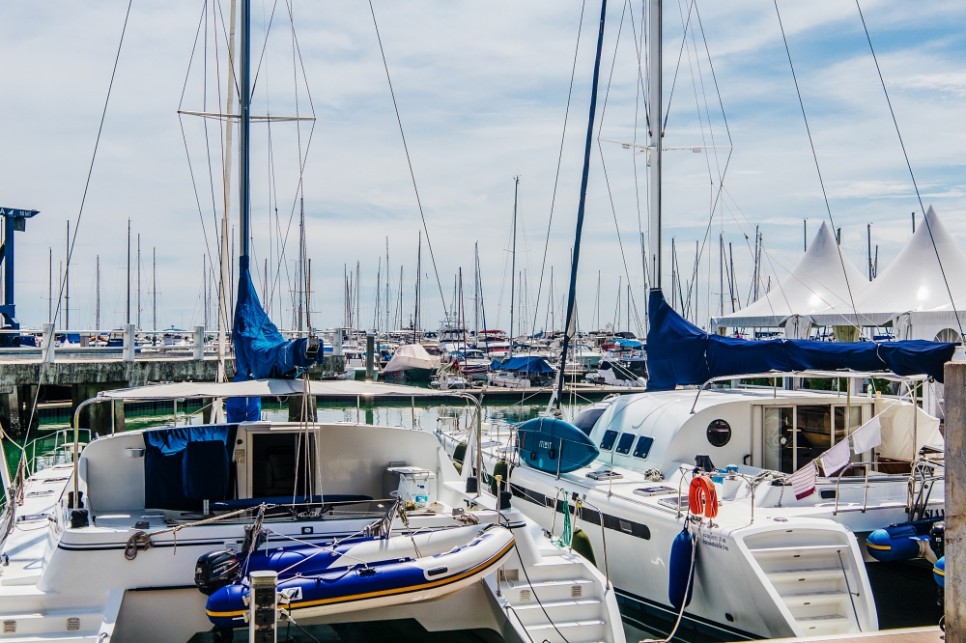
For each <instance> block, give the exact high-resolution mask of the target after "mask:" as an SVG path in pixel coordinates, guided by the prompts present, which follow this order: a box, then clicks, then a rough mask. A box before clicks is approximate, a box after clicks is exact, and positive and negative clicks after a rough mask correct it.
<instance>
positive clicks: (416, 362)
mask: <svg viewBox="0 0 966 643" xmlns="http://www.w3.org/2000/svg"><path fill="white" fill-rule="evenodd" d="M438 366H439V357H434V356H433V355H430V354H429V353H427V352H426V349H425V348H423V346H422V344H403V345H402V346H400V347H399V348H397V349H396V350H395V352H393V354H392V358H391V359H390V360H389V363H388V364H386V368H384V369H383V373H395V372H397V371H408V370H410V369H413V368H423V369H435V368H437V367H438Z"/></svg>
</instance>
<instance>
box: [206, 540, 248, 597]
mask: <svg viewBox="0 0 966 643" xmlns="http://www.w3.org/2000/svg"><path fill="white" fill-rule="evenodd" d="M239 576H241V565H240V564H239V562H238V554H236V553H235V552H234V551H232V550H231V549H219V550H217V551H210V552H208V553H207V554H202V555H201V557H199V558H198V562H197V563H195V585H197V586H198V589H199V590H200V591H201V593H202V594H205V595H206V596H211V595H212V594H213V593H214V592H216V591H218V590H219V589H221V588H222V587H224V586H226V585H231V584H232V583H234V582H235V581H236V580H238V578H239Z"/></svg>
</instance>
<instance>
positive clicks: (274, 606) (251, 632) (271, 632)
mask: <svg viewBox="0 0 966 643" xmlns="http://www.w3.org/2000/svg"><path fill="white" fill-rule="evenodd" d="M249 578H250V579H251V593H250V594H249V596H250V597H251V600H250V601H249V603H248V643H275V641H276V634H275V631H276V625H277V622H278V594H277V593H276V586H277V585H278V573H277V572H275V571H272V570H259V571H253V572H252V573H251V574H250V575H249Z"/></svg>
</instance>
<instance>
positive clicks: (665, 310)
mask: <svg viewBox="0 0 966 643" xmlns="http://www.w3.org/2000/svg"><path fill="white" fill-rule="evenodd" d="M648 314H649V317H650V328H649V329H648V333H647V369H648V374H649V376H650V377H649V379H648V381H647V388H648V390H652V391H666V390H670V389H673V388H674V387H675V386H679V385H680V386H686V385H690V384H704V383H705V382H707V381H708V380H710V379H711V378H713V377H722V376H728V375H745V374H751V373H767V372H769V371H785V372H787V371H805V370H841V369H849V370H854V371H891V372H893V373H895V374H896V375H920V374H924V375H929V376H930V377H933V378H935V379H936V381H938V382H942V381H943V366H944V364H945V363H946V362H948V361H949V360H950V359H952V356H953V351H955V349H956V344H953V343H947V342H930V341H926V340H921V339H914V340H905V341H899V342H884V343H878V342H823V341H818V340H812V339H774V340H756V341H751V340H746V339H738V338H735V337H724V336H721V335H712V334H709V333H706V332H704V331H703V330H701V329H700V328H698V327H696V326H694V325H693V324H691V323H690V322H688V321H687V320H686V319H684V318H683V317H681V316H680V315H678V314H677V312H675V311H674V309H672V308H671V306H670V305H668V303H667V301H666V300H665V299H664V294H663V293H662V292H661V291H660V290H659V289H654V290H651V292H650V295H649V297H648Z"/></svg>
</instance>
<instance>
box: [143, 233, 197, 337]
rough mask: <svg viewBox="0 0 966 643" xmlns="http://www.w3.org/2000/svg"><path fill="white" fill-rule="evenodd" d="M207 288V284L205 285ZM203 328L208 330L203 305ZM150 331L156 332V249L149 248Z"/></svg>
mask: <svg viewBox="0 0 966 643" xmlns="http://www.w3.org/2000/svg"><path fill="white" fill-rule="evenodd" d="M201 256H202V257H204V255H201ZM205 285H206V286H207V283H206V284H205ZM205 328H206V329H207V328H208V306H207V302H206V304H205ZM151 330H152V331H154V333H155V334H153V335H151V336H152V337H157V332H158V249H157V248H151Z"/></svg>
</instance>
